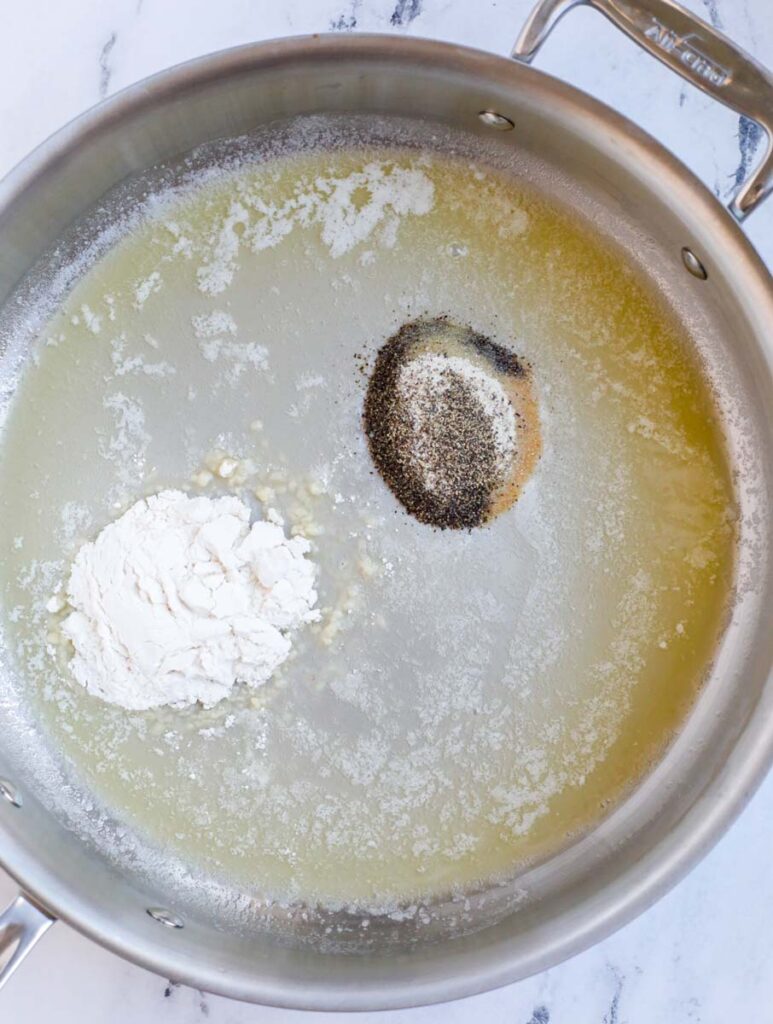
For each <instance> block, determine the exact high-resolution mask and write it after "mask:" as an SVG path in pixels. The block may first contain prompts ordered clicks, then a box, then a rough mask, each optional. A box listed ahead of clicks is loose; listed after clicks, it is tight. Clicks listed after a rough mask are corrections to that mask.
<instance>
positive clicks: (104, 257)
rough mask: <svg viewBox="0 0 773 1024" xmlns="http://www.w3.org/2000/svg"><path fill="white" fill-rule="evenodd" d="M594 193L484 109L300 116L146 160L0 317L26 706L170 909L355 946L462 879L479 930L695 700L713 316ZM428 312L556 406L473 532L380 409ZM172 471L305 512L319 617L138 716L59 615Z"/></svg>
mask: <svg viewBox="0 0 773 1024" xmlns="http://www.w3.org/2000/svg"><path fill="white" fill-rule="evenodd" d="M138 196H141V197H142V198H141V201H139V202H138V199H137V197H138ZM581 198H582V197H578V196H577V195H575V194H574V193H573V192H572V190H571V186H569V185H568V184H567V183H565V182H563V181H562V180H561V179H560V177H559V176H557V175H556V174H555V173H552V172H548V171H546V170H545V169H544V168H540V167H539V166H537V165H536V164H534V165H532V164H531V163H530V158H528V157H526V156H525V155H520V156H518V155H516V154H514V153H512V152H508V153H505V152H504V151H503V150H501V149H498V148H497V147H496V146H494V145H491V146H490V147H487V146H484V145H481V142H480V139H478V138H474V139H473V138H472V137H468V136H466V135H465V134H464V133H462V132H457V131H451V130H450V129H447V128H441V127H439V126H425V125H421V124H419V123H413V122H409V121H402V120H399V119H396V118H394V119H384V120H383V122H374V120H373V119H370V120H369V121H368V122H367V124H366V123H365V122H363V123H362V124H360V125H358V123H357V119H356V118H352V117H347V118H345V119H336V118H332V117H331V118H306V119H302V120H300V121H299V122H293V123H290V124H288V125H286V126H284V127H277V128H276V129H275V130H273V131H272V132H271V133H265V134H260V133H258V134H256V135H255V136H254V137H250V138H245V139H240V140H236V141H234V142H230V143H219V144H216V145H213V146H210V147H205V148H204V149H202V150H201V151H197V152H196V153H195V154H193V155H192V156H191V157H190V158H189V159H188V160H187V161H184V162H182V163H181V164H179V165H176V166H175V167H172V168H162V169H159V170H157V171H155V172H153V174H150V175H148V177H147V179H146V180H143V181H141V182H139V183H138V182H134V183H132V185H131V186H130V187H127V189H125V190H124V192H123V193H119V194H117V195H116V196H115V197H113V199H112V200H111V201H110V202H112V204H113V206H112V207H110V205H109V204H108V207H107V209H108V210H111V209H112V213H113V219H112V223H111V226H110V228H109V230H107V231H106V232H105V233H103V234H100V233H99V231H95V230H93V229H92V231H91V239H90V243H89V245H85V246H81V250H82V251H81V253H80V256H79V260H80V261H79V262H78V261H76V262H74V263H71V264H70V266H69V270H68V274H67V275H65V274H64V273H63V272H62V269H61V268H59V272H58V274H57V275H54V274H53V271H49V273H48V292H47V294H46V282H47V278H46V270H45V267H43V268H42V269H39V270H38V288H39V293H40V305H39V309H38V314H37V320H35V317H33V316H31V315H30V316H29V317H28V319H27V320H26V321H25V322H21V321H19V320H18V318H17V319H15V320H13V319H11V318H9V319H8V323H7V324H6V325H5V329H6V334H7V335H10V334H13V335H14V337H15V338H16V339H17V340H16V341H15V342H14V344H10V345H9V346H8V352H9V353H10V355H9V357H8V360H7V362H8V364H9V365H8V368H7V369H8V375H9V378H10V375H11V374H13V373H16V371H17V370H18V367H14V366H13V365H11V362H12V360H11V356H12V355H13V354H14V353H17V354H18V352H19V350H20V345H21V342H20V341H18V339H21V338H22V336H23V335H24V334H25V331H26V334H27V338H26V339H25V344H27V343H28V350H29V357H28V358H27V359H25V365H24V366H23V368H22V369H21V370H20V371H19V372H18V383H17V384H14V388H13V390H14V397H13V399H12V401H11V403H10V404H9V407H8V410H7V415H6V420H5V424H4V428H3V439H2V452H0V495H2V497H1V498H0V501H2V517H1V519H0V531H1V533H2V536H0V550H2V552H3V556H2V565H1V567H0V569H1V573H2V578H1V579H0V584H1V586H2V599H3V618H4V630H5V633H6V637H7V644H8V649H9V652H10V656H11V657H12V659H13V660H14V663H15V674H14V683H13V692H12V693H10V694H7V695H6V696H5V698H4V712H3V713H4V716H5V717H6V719H7V720H8V721H9V722H10V723H11V725H12V727H13V729H14V730H15V732H16V733H17V734H18V735H19V736H22V735H23V736H24V737H25V742H26V744H27V748H28V749H27V754H28V758H27V760H28V769H27V770H28V772H29V774H30V775H31V776H32V777H34V778H35V780H36V785H37V787H38V790H39V793H40V795H41V799H42V800H43V801H44V802H46V803H47V804H48V805H49V806H50V809H51V811H52V812H53V813H54V814H55V815H59V816H60V817H62V818H63V819H65V820H67V822H68V824H69V825H70V827H74V828H76V829H77V830H78V831H79V832H80V833H81V834H82V835H83V837H84V840H85V841H87V842H88V843H89V844H90V845H92V846H94V847H96V848H97V849H98V850H99V851H100V853H101V854H103V855H105V856H107V857H108V858H110V859H112V860H113V861H115V862H116V863H119V864H122V865H124V866H127V865H128V866H129V870H131V871H132V872H135V873H137V875H138V876H146V877H149V878H154V879H157V880H158V882H159V885H161V886H163V888H164V889H165V891H166V892H167V893H172V894H173V895H174V899H175V902H176V905H179V906H187V907H191V908H193V910H192V912H195V913H198V914H200V915H207V914H208V915H209V916H212V915H214V917H215V919H216V920H218V921H219V922H220V923H221V925H222V927H223V928H225V929H236V928H253V927H270V928H271V929H272V930H273V931H275V932H284V933H286V934H287V935H288V936H290V937H291V938H294V939H297V938H298V936H299V934H300V932H301V931H303V932H304V934H305V935H307V936H308V937H310V938H311V940H313V942H314V943H315V944H317V945H324V944H325V942H327V943H328V944H329V945H331V947H332V946H333V945H334V944H335V942H337V941H340V942H343V941H344V938H346V935H344V937H343V938H341V936H340V935H339V936H336V935H334V936H333V937H332V938H331V937H330V929H331V921H335V920H337V919H338V918H339V917H340V915H341V914H342V912H345V915H346V919H347V921H350V924H349V925H347V927H348V928H349V929H350V931H351V947H352V948H366V947H367V946H368V945H369V943H371V942H372V941H374V940H372V939H371V937H370V935H371V934H372V930H371V928H370V922H371V921H372V920H379V921H386V922H387V925H388V927H386V928H385V929H384V930H383V932H380V933H379V935H380V938H379V940H378V941H383V942H385V943H386V942H388V941H390V936H392V935H393V933H395V932H396V931H400V929H402V928H403V926H404V925H405V924H406V922H408V924H409V925H410V927H411V928H413V929H415V930H416V934H417V935H421V931H422V926H423V925H424V924H426V925H427V928H428V929H429V928H430V927H431V924H432V920H433V913H434V908H436V907H441V906H443V907H445V906H447V905H448V903H449V901H450V902H451V903H453V904H454V905H455V907H456V912H455V913H454V914H453V915H450V916H449V917H448V918H447V920H446V923H445V924H444V926H443V927H444V929H445V931H446V932H449V933H453V934H458V933H461V932H464V931H470V930H473V929H475V928H478V927H481V926H483V925H485V924H488V923H490V922H491V920H492V919H494V917H496V916H497V915H498V916H501V914H502V913H503V912H504V909H511V907H512V906H513V905H514V904H516V903H517V902H518V900H519V898H520V894H519V891H518V887H517V879H518V877H519V874H520V873H521V872H523V871H525V870H526V869H527V868H529V867H530V866H532V865H534V864H536V863H539V862H541V861H545V860H546V859H548V858H550V857H551V856H552V855H554V854H556V853H557V852H558V851H560V850H562V849H565V848H566V847H567V845H569V844H571V843H572V842H574V841H576V840H577V839H578V838H579V837H581V836H582V835H584V834H586V833H588V831H589V830H591V829H593V827H594V826H595V825H596V824H597V823H598V822H599V821H601V820H602V819H603V818H604V816H605V815H606V814H608V813H609V811H610V810H611V809H612V808H614V807H615V806H617V805H618V804H619V803H620V801H621V800H622V799H623V798H624V797H625V796H626V794H627V793H629V792H630V790H631V789H632V787H634V786H635V785H636V783H637V782H638V781H639V780H641V779H642V778H643V777H644V776H645V774H646V773H647V770H648V769H649V768H650V767H651V766H652V765H653V764H655V763H656V762H657V760H658V759H659V757H660V756H661V755H662V753H663V751H664V750H665V749H666V748H667V747H668V745H669V743H670V742H671V740H672V739H673V737H674V735H675V733H676V732H677V730H678V729H679V727H680V725H681V724H682V723H683V721H684V719H685V717H686V715H687V713H688V711H689V709H690V707H691V706H692V704H693V702H694V699H695V697H696V694H697V693H698V691H699V688H700V685H701V683H702V681H703V680H704V678H705V677H706V675H707V673H708V671H709V670H710V667H711V665H712V660H713V657H714V653H715V651H716V648H717V644H718V642H719V639H720V637H721V635H722V630H723V627H724V624H725V620H726V616H727V611H728V605H729V601H730V597H731V594H732V591H733V586H734V574H735V554H734V553H735V549H736V541H737V522H736V520H737V509H736V498H735V494H734V488H733V482H732V467H731V464H730V458H729V455H728V452H727V449H726V444H725V438H724V434H723V429H722V419H721V416H720V415H719V410H718V406H717V401H716V397H715V395H714V393H713V391H712V387H711V384H710V381H709V377H710V369H711V368H710V367H707V366H706V365H704V364H703V363H702V361H701V352H700V343H699V342H700V339H696V338H695V337H694V336H693V334H692V332H691V324H690V323H689V318H687V317H683V316H680V311H679V310H678V309H677V308H676V305H675V304H673V303H671V304H670V303H669V302H668V301H667V300H666V299H665V298H664V297H663V295H662V294H658V291H657V288H656V281H655V278H654V275H653V272H652V271H651V269H650V268H646V267H645V266H644V265H643V263H642V262H641V261H640V260H638V259H637V256H636V239H635V238H631V239H629V240H628V244H627V245H624V244H620V243H613V242H612V241H611V240H610V239H609V238H608V237H606V234H605V232H604V231H602V230H600V229H599V230H596V229H594V228H593V227H592V223H591V222H592V219H593V218H592V206H590V205H587V206H586V210H585V216H583V215H581V213H577V212H575V213H572V212H570V207H571V206H573V205H574V206H576V207H577V208H578V209H582V203H581V202H580V201H579V200H580V199H581ZM100 216H101V217H102V219H103V220H104V213H103V214H102V215H100ZM98 220H99V218H97V219H96V220H95V223H97V221H98ZM86 234H87V233H86ZM84 237H85V235H84ZM65 280H66V286H63V282H65ZM41 282H42V285H41ZM57 288H58V289H59V291H58V293H57ZM440 316H447V317H449V318H451V319H452V320H454V321H455V322H458V323H461V324H464V325H470V326H471V327H472V328H473V329H474V330H475V331H478V332H480V333H481V334H483V335H485V336H487V337H489V338H491V339H492V340H493V341H495V342H496V343H497V344H499V345H502V346H505V347H506V348H508V349H510V350H511V351H513V352H514V353H516V354H517V355H518V356H519V357H520V358H522V359H523V360H525V361H526V362H528V364H529V365H530V367H531V368H532V372H533V375H534V386H535V389H536V393H537V396H538V405H539V416H540V426H541V433H542V454H541V457H540V460H539V462H538V464H537V466H536V468H535V470H534V473H533V476H532V478H531V479H530V480H529V482H528V484H527V485H526V487H525V489H524V492H523V494H522V495H521V496H520V498H519V499H518V501H517V502H516V503H515V505H514V506H513V507H512V508H510V509H509V510H507V512H505V513H503V514H502V515H501V516H499V517H497V518H496V519H494V520H492V521H491V522H489V523H487V524H486V525H484V526H483V527H480V528H478V529H473V530H470V531H454V530H433V529H432V528H430V527H428V526H427V525H425V524H423V523H420V522H417V521H416V520H414V519H413V518H411V517H410V516H409V515H407V514H406V513H405V512H404V510H403V509H402V508H401V506H399V504H398V503H397V502H396V500H395V498H394V497H393V495H392V494H391V492H390V491H389V490H388V489H387V487H386V486H385V485H384V483H383V481H382V480H381V478H380V477H379V476H378V474H377V473H375V472H374V468H373V464H372V461H371V459H370V456H369V452H368V448H367V443H366V440H365V438H364V434H363V429H362V422H361V416H362V406H363V398H364V393H365V387H366V385H367V379H368V373H369V371H370V369H371V368H372V365H373V361H374V358H375V355H376V353H377V351H378V349H379V347H380V346H381V345H382V344H383V343H384V342H385V341H386V339H387V338H389V337H390V336H392V335H393V334H394V333H395V332H396V331H397V330H399V328H400V327H401V326H402V325H403V324H405V323H406V322H409V321H412V320H416V319H418V318H422V317H440ZM223 457H232V458H233V459H234V460H236V462H237V463H238V471H237V472H236V475H235V476H234V477H233V479H231V480H230V481H223V480H220V479H219V478H218V476H217V467H218V465H219V464H220V460H221V459H222V458H223ZM202 473H203V475H202ZM167 487H176V488H180V489H183V490H186V491H189V492H191V493H199V492H201V493H208V494H218V493H223V492H224V491H225V490H226V489H228V490H234V489H235V490H236V491H237V493H239V494H240V495H241V496H243V497H245V499H246V500H249V501H250V502H251V503H252V504H253V505H254V508H255V512H256V515H258V516H260V515H265V514H266V511H267V509H268V508H275V509H276V510H277V511H278V512H279V513H280V514H281V515H282V516H283V517H284V519H285V521H286V523H287V524H288V528H290V529H297V530H298V531H299V532H301V533H304V534H306V535H308V536H310V537H311V538H312V539H313V541H314V545H315V550H314V557H315V559H316V560H317V562H318V564H319V567H320V575H319V589H320V604H321V607H322V610H323V617H322V620H321V622H320V624H319V626H318V627H315V628H314V629H312V630H310V631H308V632H307V633H306V634H305V635H304V636H303V638H302V639H301V640H300V641H299V643H298V646H297V651H296V654H295V656H294V657H293V659H292V660H291V661H289V662H288V663H287V664H286V665H285V666H284V667H283V668H282V670H281V671H280V673H279V674H278V676H277V677H275V679H274V680H272V682H271V683H270V684H269V685H268V686H267V687H266V688H264V689H261V690H259V691H253V690H249V689H247V688H246V687H242V688H240V689H239V690H238V691H237V692H235V694H234V696H233V697H232V698H231V699H229V700H227V701H224V702H222V703H221V704H218V705H216V706H215V707H214V708H211V709H204V708H201V707H194V708H189V709H185V710H174V709H157V710H154V711H149V712H142V713H138V712H126V711H124V710H122V709H119V708H115V707H111V706H109V705H106V704H104V703H102V702H100V701H99V700H97V699H95V698H93V697H91V696H90V695H88V694H87V693H86V692H85V691H83V690H81V689H80V688H79V687H77V685H75V684H74V683H73V682H72V681H71V679H70V678H69V676H68V670H67V657H68V651H67V649H66V647H65V646H64V645H62V644H60V643H59V639H58V618H57V614H55V613H51V612H50V611H49V610H48V608H47V605H48V602H49V600H50V598H51V596H52V594H54V592H55V590H56V589H57V587H58V586H59V585H60V584H61V582H62V581H63V579H65V578H66V573H67V567H68V564H69V561H70V560H71V559H72V557H73V555H74V554H75V552H76V551H77V549H78V546H79V545H80V544H82V543H83V542H84V541H86V540H90V539H93V537H94V536H95V535H96V533H97V532H98V531H99V530H100V529H101V528H102V527H103V526H104V525H106V524H107V523H108V522H110V521H111V520H112V519H114V518H115V517H116V516H117V515H118V514H120V512H121V511H122V510H124V509H125V508H126V507H128V505H130V504H132V503H133V502H134V501H136V500H137V499H138V498H139V497H141V496H143V495H146V494H151V493H155V492H157V491H160V490H163V489H165V488H167ZM507 886H510V889H509V892H510V893H511V898H510V900H509V902H507V903H506V906H505V904H500V903H496V904H495V905H493V907H492V909H491V911H490V912H487V911H486V910H485V908H483V909H482V908H481V906H482V905H481V903H480V902H478V903H475V902H474V901H473V903H471V902H470V899H471V896H474V895H475V894H477V895H478V896H479V895H480V894H485V893H486V892H488V891H490V890H492V889H496V888H497V887H499V889H500V890H503V889H504V888H505V887H507ZM170 898H171V897H170ZM301 912H302V915H303V922H304V923H303V925H302V926H301V925H299V915H300V914H301ZM310 922H311V923H310ZM352 922H353V923H352ZM344 931H345V929H344Z"/></svg>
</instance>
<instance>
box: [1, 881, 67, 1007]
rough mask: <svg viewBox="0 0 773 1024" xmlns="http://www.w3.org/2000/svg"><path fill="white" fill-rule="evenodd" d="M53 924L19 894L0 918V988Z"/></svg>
mask: <svg viewBox="0 0 773 1024" xmlns="http://www.w3.org/2000/svg"><path fill="white" fill-rule="evenodd" d="M54 920H55V918H53V917H51V915H50V914H47V913H46V911H45V910H42V909H41V908H40V907H38V906H37V905H36V904H35V903H33V902H32V901H31V900H29V899H27V897H26V896H24V895H22V894H21V893H20V894H19V896H18V897H17V898H16V899H15V900H14V901H13V903H11V905H10V906H8V907H6V908H5V910H4V911H3V913H2V914H0V964H2V966H0V988H2V987H3V985H4V984H5V983H6V981H8V979H9V978H10V976H11V975H12V974H13V972H14V971H15V970H16V968H17V967H18V966H19V964H20V963H21V962H22V960H23V959H24V957H25V956H26V955H27V953H29V951H30V950H31V949H32V947H33V946H34V945H35V943H36V942H37V941H38V939H39V938H40V937H41V935H43V933H44V932H45V931H47V930H48V929H49V928H50V927H51V925H52V924H53V923H54ZM9 951H10V956H8V958H7V959H6V956H7V954H8V953H9ZM3 961H4V962H3Z"/></svg>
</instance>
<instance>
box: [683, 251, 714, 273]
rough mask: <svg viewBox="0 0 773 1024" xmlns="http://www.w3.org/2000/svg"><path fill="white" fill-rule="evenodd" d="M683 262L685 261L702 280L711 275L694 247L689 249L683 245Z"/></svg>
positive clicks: (691, 271)
mask: <svg viewBox="0 0 773 1024" xmlns="http://www.w3.org/2000/svg"><path fill="white" fill-rule="evenodd" d="M682 263H684V265H685V266H686V267H687V269H688V270H689V271H690V273H691V274H692V276H693V277H697V278H698V279H699V280H701V281H705V280H706V278H707V277H708V276H709V275H708V271H707V270H706V268H705V267H704V266H703V264H702V263H701V261H700V260H699V259H698V257H697V256H696V255H695V253H694V252H693V251H692V249H688V248H687V246H686V245H685V246H683V247H682Z"/></svg>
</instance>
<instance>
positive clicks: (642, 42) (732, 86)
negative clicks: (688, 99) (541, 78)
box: [511, 0, 773, 221]
mask: <svg viewBox="0 0 773 1024" xmlns="http://www.w3.org/2000/svg"><path fill="white" fill-rule="evenodd" d="M580 5H583V6H587V7H593V8H595V10H597V11H600V12H601V13H602V14H603V15H604V16H605V17H607V18H608V19H609V20H610V21H611V22H612V23H613V24H614V25H616V26H617V27H618V28H619V29H621V30H622V31H623V32H625V34H626V35H627V36H629V37H630V38H631V39H633V40H634V42H636V43H638V44H639V46H641V47H642V48H643V49H645V50H647V52H648V53H651V54H652V55H653V57H657V58H658V60H660V61H662V63H663V64H666V65H667V66H668V67H670V68H671V69H672V70H673V71H676V72H677V73H678V74H679V75H681V76H682V78H684V79H686V80H687V81H688V82H691V83H692V84H693V85H696V86H697V87H698V88H699V89H702V90H703V92H705V93H707V94H708V95H709V96H712V97H713V98H714V99H716V100H719V102H720V103H724V104H725V105H726V106H728V107H731V108H732V109H733V110H735V111H736V112H737V113H738V114H741V115H743V116H744V117H747V118H749V119H750V120H751V121H754V122H755V123H756V124H757V125H759V126H760V127H761V128H762V129H764V131H765V133H766V135H767V146H766V149H765V155H764V156H763V158H762V160H761V162H760V163H759V165H758V166H757V167H756V168H755V169H754V170H753V171H752V173H751V174H750V175H749V177H748V178H747V180H746V181H745V182H744V183H743V184H742V185H741V187H740V188H739V190H738V192H737V193H736V194H735V196H734V198H733V200H732V202H731V203H730V204H729V210H730V212H731V213H732V214H733V216H734V217H736V219H737V220H739V221H742V220H743V219H744V217H746V216H747V215H748V214H749V213H751V212H752V210H754V208H755V207H756V206H758V205H759V204H760V203H761V202H762V201H763V200H764V199H765V198H767V196H768V195H769V194H770V193H771V191H773V75H771V73H770V72H769V71H767V70H766V69H765V68H764V67H762V65H761V64H758V63H757V61H755V60H754V59H753V58H752V57H750V56H749V54H747V53H745V52H744V51H743V50H741V49H740V48H739V47H737V46H736V45H735V44H734V43H732V42H731V40H729V39H728V38H727V36H725V35H723V34H722V33H721V32H717V31H716V29H714V28H712V27H711V26H710V25H707V24H706V22H705V21H701V19H700V18H697V17H695V15H693V14H691V13H690V12H689V11H687V10H685V9H684V7H681V6H680V5H679V4H677V3H674V0H540V2H538V3H537V6H536V7H535V8H534V9H533V11H532V12H531V14H530V16H529V19H528V21H527V22H526V24H525V25H524V27H523V31H522V32H521V34H520V36H519V37H518V41H517V42H516V44H515V46H514V47H513V52H512V54H511V56H512V57H513V58H514V59H515V60H520V61H523V62H525V63H527V64H529V63H531V61H532V59H533V58H534V56H535V55H536V53H537V51H538V50H539V48H540V47H541V46H542V44H543V43H544V42H545V40H546V39H547V37H548V36H549V35H550V32H551V31H552V30H553V28H555V26H556V24H557V22H558V21H559V20H560V19H561V18H562V17H563V15H564V14H566V13H567V11H570V10H571V9H572V8H573V7H579V6H580Z"/></svg>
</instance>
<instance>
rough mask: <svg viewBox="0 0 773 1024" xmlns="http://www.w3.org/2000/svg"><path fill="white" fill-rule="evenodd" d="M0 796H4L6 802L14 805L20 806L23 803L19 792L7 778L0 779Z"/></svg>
mask: <svg viewBox="0 0 773 1024" xmlns="http://www.w3.org/2000/svg"><path fill="white" fill-rule="evenodd" d="M0 796H3V797H5V799H6V800H7V801H8V803H9V804H13V806H14V807H21V805H22V803H23V801H22V798H21V793H20V792H19V790H18V789H17V788H16V786H14V785H12V784H11V783H10V782H9V781H8V779H0Z"/></svg>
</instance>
